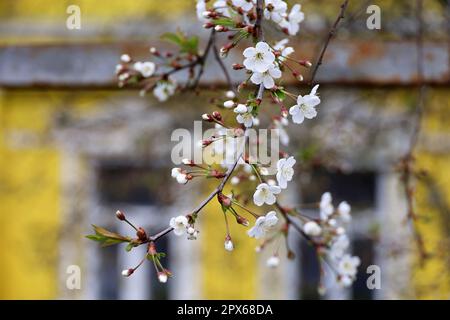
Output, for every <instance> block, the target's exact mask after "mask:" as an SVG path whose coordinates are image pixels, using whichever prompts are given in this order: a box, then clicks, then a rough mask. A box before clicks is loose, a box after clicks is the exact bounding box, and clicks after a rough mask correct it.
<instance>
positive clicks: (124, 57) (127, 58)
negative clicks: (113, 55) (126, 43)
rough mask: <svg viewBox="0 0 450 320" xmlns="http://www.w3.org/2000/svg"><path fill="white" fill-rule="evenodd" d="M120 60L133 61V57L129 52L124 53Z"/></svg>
mask: <svg viewBox="0 0 450 320" xmlns="http://www.w3.org/2000/svg"><path fill="white" fill-rule="evenodd" d="M120 61H122V62H125V63H128V62H130V61H131V58H130V56H129V55H128V54H123V55H121V56H120Z"/></svg>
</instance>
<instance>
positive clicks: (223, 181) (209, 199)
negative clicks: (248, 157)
mask: <svg viewBox="0 0 450 320" xmlns="http://www.w3.org/2000/svg"><path fill="white" fill-rule="evenodd" d="M245 141H247V138H245ZM244 144H245V142H244ZM241 157H242V153H241V154H240V155H239V157H237V159H236V161H235V162H234V164H233V165H232V166H231V167H229V168H228V170H227V172H226V173H225V177H224V178H223V179H222V182H221V183H220V184H219V185H218V186H217V188H216V189H214V191H212V192H211V193H210V194H209V196H208V197H207V198H206V199H204V200H203V201H202V202H201V203H200V204H199V205H198V206H197V207H196V208H195V209H193V210H192V212H191V214H197V213H199V212H200V211H201V210H202V209H203V208H204V207H205V206H206V205H207V204H208V203H209V202H210V201H211V200H212V199H213V198H214V197H215V196H216V195H217V194H219V193H221V192H222V190H223V188H224V187H225V184H226V183H227V181H228V180H229V179H230V177H231V174H232V173H233V171H234V169H236V166H237V164H238V162H239V159H240V158H241ZM172 230H173V228H172V227H168V228H166V229H164V230H162V231H161V232H159V233H157V234H155V235H153V236H151V237H149V241H156V240H158V239H159V238H161V237H162V236H165V235H166V234H168V233H169V232H171V231H172Z"/></svg>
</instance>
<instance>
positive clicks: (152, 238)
mask: <svg viewBox="0 0 450 320" xmlns="http://www.w3.org/2000/svg"><path fill="white" fill-rule="evenodd" d="M256 13H257V14H256V16H257V17H256V22H255V29H256V35H257V36H256V37H257V39H256V40H257V41H262V40H264V34H263V31H262V28H261V26H262V20H263V0H257V2H256ZM213 41H214V31H213V32H212V33H211V37H210V41H208V45H207V47H206V49H205V53H204V55H203V57H204V58H205V59H206V57H207V54H208V52H209V49H210V48H211V47H212V44H213ZM202 70H203V67H202V69H201V70H200V71H201V72H202V73H203V71H202ZM200 76H201V74H200ZM198 78H199V77H198ZM261 88H262V89H261ZM263 92H264V86H263V85H260V86H259V88H258V93H257V97H259V96H261V98H262V94H263ZM246 141H247V136H245V141H244V145H245V143H246ZM242 155H243V153H241V154H240V155H239V157H237V159H236V161H235V162H234V164H233V165H232V166H231V167H229V168H228V170H227V172H226V173H225V177H224V178H223V179H222V182H221V183H220V184H219V186H217V188H216V189H215V190H214V191H212V192H211V193H210V194H209V196H208V197H207V198H206V199H204V200H203V201H202V202H201V203H200V204H199V205H198V206H197V207H196V208H195V209H194V210H192V212H191V214H197V213H199V212H200V211H201V210H202V209H203V208H204V207H205V206H206V205H207V204H208V203H209V202H210V201H211V200H212V199H213V198H214V197H215V196H216V195H217V194H219V193H220V192H222V190H223V188H224V187H225V184H226V183H227V181H228V180H229V179H230V177H231V175H232V173H233V171H234V169H235V168H236V166H237V164H238V162H239V160H240V158H241V157H242ZM172 230H173V228H172V227H168V228H166V229H164V230H162V231H161V232H159V233H157V234H155V235H153V236H150V237H149V241H157V240H158V239H159V238H161V237H163V236H165V235H166V234H168V233H170V232H171V231H172Z"/></svg>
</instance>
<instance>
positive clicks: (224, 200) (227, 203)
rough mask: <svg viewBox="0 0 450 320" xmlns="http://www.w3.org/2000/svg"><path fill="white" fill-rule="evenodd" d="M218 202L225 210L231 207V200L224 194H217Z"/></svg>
mask: <svg viewBox="0 0 450 320" xmlns="http://www.w3.org/2000/svg"><path fill="white" fill-rule="evenodd" d="M217 200H218V201H219V203H220V204H221V205H223V206H224V207H225V208H229V207H231V198H229V197H227V196H225V195H224V194H223V193H218V194H217Z"/></svg>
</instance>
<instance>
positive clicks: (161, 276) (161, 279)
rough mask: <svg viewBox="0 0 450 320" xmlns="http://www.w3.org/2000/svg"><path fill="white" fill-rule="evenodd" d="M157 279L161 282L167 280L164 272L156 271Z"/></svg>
mask: <svg viewBox="0 0 450 320" xmlns="http://www.w3.org/2000/svg"><path fill="white" fill-rule="evenodd" d="M158 280H159V282H161V283H166V282H167V274H166V273H165V272H158Z"/></svg>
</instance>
